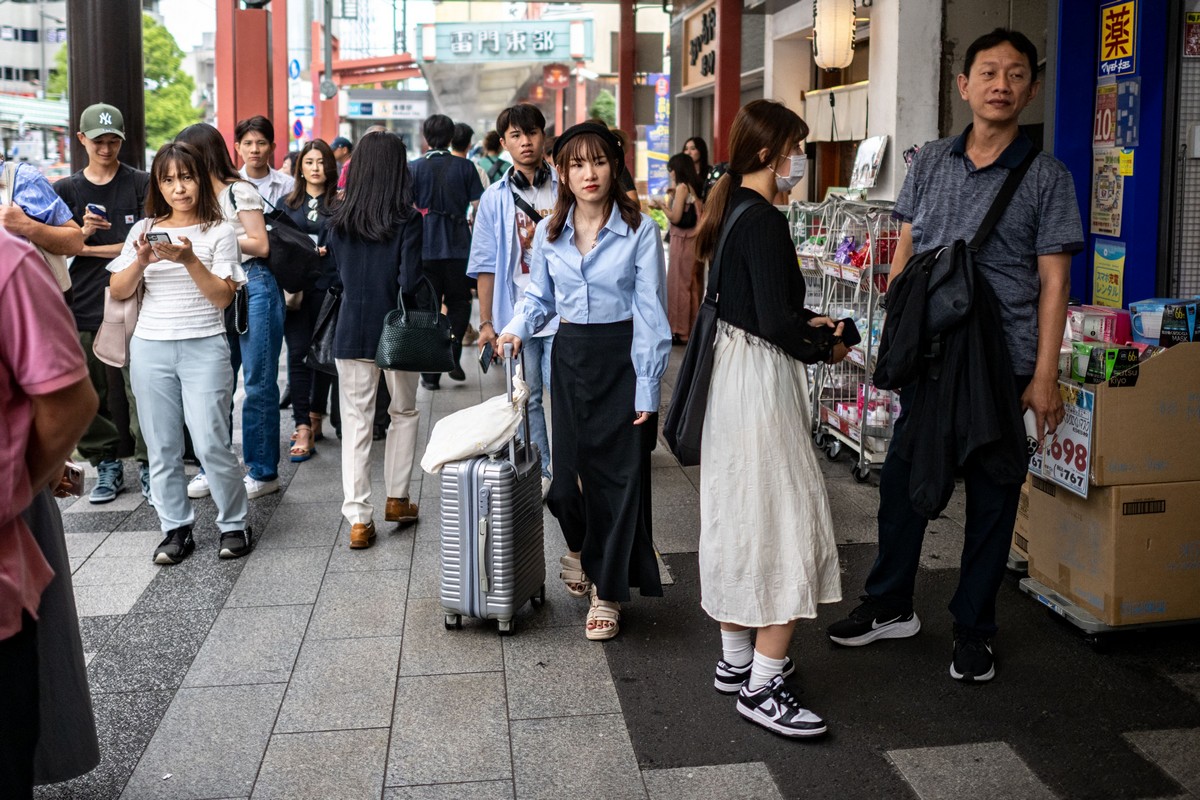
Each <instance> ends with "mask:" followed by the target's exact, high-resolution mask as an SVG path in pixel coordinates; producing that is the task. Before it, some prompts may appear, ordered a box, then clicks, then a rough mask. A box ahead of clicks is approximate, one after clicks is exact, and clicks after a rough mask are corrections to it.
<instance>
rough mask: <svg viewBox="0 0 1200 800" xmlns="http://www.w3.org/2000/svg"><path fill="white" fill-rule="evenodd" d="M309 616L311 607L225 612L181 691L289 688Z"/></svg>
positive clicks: (193, 664)
mask: <svg viewBox="0 0 1200 800" xmlns="http://www.w3.org/2000/svg"><path fill="white" fill-rule="evenodd" d="M311 614H312V606H264V607H261V608H227V609H224V610H223V611H221V613H220V614H219V615H218V616H217V619H216V621H215V622H214V623H213V626H212V629H211V630H210V631H209V633H208V637H207V638H206V639H205V640H204V644H203V645H202V646H201V648H200V652H199V653H197V654H196V658H195V660H194V661H193V662H192V666H191V669H189V670H188V672H187V676H186V677H185V678H184V680H183V686H184V687H185V688H191V687H196V686H233V685H242V684H252V683H286V682H287V680H288V678H289V677H291V674H292V666H293V665H294V664H295V663H296V655H297V654H298V653H299V652H300V642H301V640H303V638H304V631H305V628H306V626H307V625H308V620H309V617H310V615H311Z"/></svg>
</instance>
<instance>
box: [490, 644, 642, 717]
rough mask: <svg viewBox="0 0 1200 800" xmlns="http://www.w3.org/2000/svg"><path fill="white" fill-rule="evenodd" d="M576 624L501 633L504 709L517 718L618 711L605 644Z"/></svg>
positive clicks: (619, 708)
mask: <svg viewBox="0 0 1200 800" xmlns="http://www.w3.org/2000/svg"><path fill="white" fill-rule="evenodd" d="M598 644H599V643H597V642H590V641H588V640H587V639H586V638H584V635H583V625H580V626H579V627H578V628H545V629H543V630H532V631H522V632H521V633H520V635H517V636H512V637H506V638H505V639H504V669H505V676H506V680H507V683H508V713H509V716H510V717H511V718H512V719H514V720H516V719H530V718H537V717H565V716H573V715H579V714H606V713H617V714H619V713H620V711H621V704H620V702H619V701H618V700H617V691H616V688H615V687H614V686H613V682H612V676H611V675H610V673H609V670H608V662H607V661H606V659H605V657H604V648H603V646H602V645H600V646H598Z"/></svg>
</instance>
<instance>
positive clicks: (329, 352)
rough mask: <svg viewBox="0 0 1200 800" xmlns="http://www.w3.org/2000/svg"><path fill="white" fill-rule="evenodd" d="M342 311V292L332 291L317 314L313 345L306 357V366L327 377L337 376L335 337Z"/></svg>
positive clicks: (326, 296)
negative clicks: (334, 352) (334, 350)
mask: <svg viewBox="0 0 1200 800" xmlns="http://www.w3.org/2000/svg"><path fill="white" fill-rule="evenodd" d="M341 309H342V293H341V291H339V290H337V289H330V290H329V291H328V292H326V293H325V299H324V300H323V301H322V302H321V310H320V311H319V312H317V325H316V327H315V328H313V338H312V344H311V345H310V346H309V348H308V353H307V354H306V355H305V356H304V363H305V365H307V366H309V367H312V368H313V369H315V370H317V371H318V372H324V373H326V374H327V375H337V364H335V363H334V360H333V337H334V335H335V334H336V333H337V322H338V312H340V311H341Z"/></svg>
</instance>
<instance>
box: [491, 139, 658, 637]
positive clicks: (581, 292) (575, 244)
mask: <svg viewBox="0 0 1200 800" xmlns="http://www.w3.org/2000/svg"><path fill="white" fill-rule="evenodd" d="M554 163H555V167H556V168H557V169H558V173H559V189H558V200H557V201H556V203H555V207H554V213H553V215H552V216H550V217H548V218H547V219H544V220H542V221H541V222H540V223H539V224H538V226H537V231H536V233H535V234H534V240H533V255H532V265H531V269H530V276H531V282H530V285H529V288H528V289H527V290H526V293H525V304H524V307H523V310H522V312H521V313H520V314H518V315H517V316H516V317H514V318H513V320H512V322H510V323H509V324H508V325H507V326H506V327H505V329H504V333H503V335H502V336H501V337H500V338H499V340H498V344H497V349H501V348H502V347H503V345H504V344H505V343H509V342H511V343H512V344H513V345H514V350H519V349H520V346H521V342H522V341H525V340H527V339H528V338H529V337H530V336H532V335H533V334H534V333H536V332H537V331H539V330H541V329H542V328H543V327H544V326H545V325H546V323H547V322H549V321H550V319H551V318H552V317H554V316H555V315H556V314H557V315H558V316H559V318H560V320H561V326H560V327H559V330H558V334H557V335H556V338H555V342H554V353H553V356H552V358H553V361H552V368H551V371H550V373H551V381H552V386H553V390H552V391H551V395H552V396H553V397H554V398H555V400H554V408H553V414H554V425H553V435H554V441H553V446H552V448H551V453H552V456H553V474H554V478H553V481H552V482H551V484H550V493H549V495H548V496H547V498H546V504H547V506H548V507H549V508H550V511H551V513H553V514H554V516H555V517H556V518H557V519H558V521H559V523H560V524H561V525H562V529H563V534H564V536H565V537H566V540H567V550H568V551H569V552H568V555H569V557H571V558H578V559H579V560H580V562H581V563H582V566H583V572H584V573H585V575H586V578H587V579H590V581H591V583H592V586H591V598H592V600H591V608H590V609H589V611H588V614H587V623H586V626H585V629H584V632H585V635H586V636H587V638H588V639H592V640H604V639H611V638H612V637H614V636H616V635H617V632H618V630H619V624H620V614H621V606H620V604H621V603H622V602H624V601H627V600H629V596H630V592H629V588H630V587H631V586H637V587H639V589H640V590H641V594H642V595H643V596H655V597H660V596H662V582H661V579H660V577H659V572H658V561H657V559H656V557H655V554H654V544H653V541H652V537H651V530H650V451H651V450H653V449H654V444H655V439H656V436H657V433H658V431H657V424H656V416H655V415H656V414H657V411H658V401H659V380H660V379H661V378H662V375H663V372H665V371H666V367H667V359H668V357H669V354H670V349H671V330H670V327H669V326H668V324H667V313H666V306H665V298H664V283H665V280H666V276H665V274H664V272H665V266H664V264H663V251H662V242H661V241H660V239H659V231H658V226H657V225H655V224H654V222H653V220H651V219H650V218H649V217H648V216H646V215H645V214H642V213H641V212H640V211H639V210H638V205H637V203H636V202H635V201H634V200H631V199H630V198H629V196H628V195H627V194H626V193H625V192H624V191H622V189H621V188H620V182H619V180H618V176H619V174H620V173H621V172H622V171H623V170H624V169H625V156H624V152H623V151H622V148H621V144H620V142H619V141H618V139H617V137H616V136H615V135H613V134H612V133H611V132H610V131H609V130H608V128H606V127H605V126H603V125H598V124H595V123H589V122H584V123H581V124H579V125H576V126H574V127H572V128H569V129H567V130H566V131H564V132H563V134H562V135H561V136H560V137H558V139H557V141H556V142H555V144H554ZM572 577H574V575H573V576H572ZM573 583H578V582H575V581H573Z"/></svg>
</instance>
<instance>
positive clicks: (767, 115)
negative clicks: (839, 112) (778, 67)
mask: <svg viewBox="0 0 1200 800" xmlns="http://www.w3.org/2000/svg"><path fill="white" fill-rule="evenodd" d="M806 136H808V125H806V124H804V120H802V119H800V117H799V115H797V114H796V112H795V111H792V110H791V109H790V108H788V107H787V106H785V105H784V104H783V103H777V102H775V101H774V100H752V101H751V102H749V103H747V104H746V105H744V106H742V108H741V110H739V111H738V113H737V116H736V117H735V118H734V120H733V127H732V128H731V129H730V132H729V168H728V170H727V171H726V172H725V174H724V175H722V176H721V179H720V180H719V181H717V182H716V184H715V185H714V186H713V187H712V189H710V190H709V192H708V199H707V200H706V201H705V203H704V216H703V217H701V219H700V227H699V230H698V231H697V232H696V258H697V259H699V260H701V261H710V260H711V259H712V257H713V252H714V251H715V250H716V249H717V238H718V237H719V236H720V235H721V228H722V227H723V226H724V224H725V214H726V212H727V211H728V210H729V198H730V197H731V196H732V195H733V192H734V190H735V189H737V188H738V187H739V186H741V185H742V176H743V175H750V174H752V173H755V172H758V171H759V170H760V169H762V168H763V167H765V166H767V165H768V164H771V163H773V162H774V160H775V159H776V158H778V157H779V156H781V155H785V154H786V153H789V152H791V150H792V148H793V147H795V146H796V143H797V142H799V141H800V140H801V139H803V138H804V137H806ZM760 150H766V151H767V153H769V154H770V155H769V156H768V160H767V161H766V162H764V161H762V160H761V159H760V158H759V155H758V153H759V151H760Z"/></svg>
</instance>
